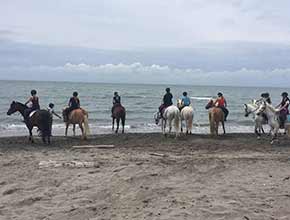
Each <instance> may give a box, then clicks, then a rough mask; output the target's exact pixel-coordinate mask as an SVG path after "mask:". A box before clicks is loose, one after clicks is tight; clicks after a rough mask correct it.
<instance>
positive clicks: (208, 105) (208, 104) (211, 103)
mask: <svg viewBox="0 0 290 220" xmlns="http://www.w3.org/2000/svg"><path fill="white" fill-rule="evenodd" d="M213 103H214V101H213V99H210V100H209V102H208V103H207V105H206V106H205V109H210V108H212V107H213Z"/></svg>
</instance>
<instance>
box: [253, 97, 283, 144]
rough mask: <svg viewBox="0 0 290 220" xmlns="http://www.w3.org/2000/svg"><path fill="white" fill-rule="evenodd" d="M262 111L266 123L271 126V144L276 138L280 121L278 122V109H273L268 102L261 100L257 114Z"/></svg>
mask: <svg viewBox="0 0 290 220" xmlns="http://www.w3.org/2000/svg"><path fill="white" fill-rule="evenodd" d="M262 113H265V114H266V116H267V118H268V124H269V126H270V128H271V131H270V132H271V135H272V139H271V144H273V143H274V140H275V139H277V136H278V132H279V128H280V123H279V115H278V113H279V110H278V109H275V108H274V107H273V106H272V105H270V104H268V103H267V102H265V101H262V102H261V104H260V106H259V108H258V110H257V114H258V115H260V114H262Z"/></svg>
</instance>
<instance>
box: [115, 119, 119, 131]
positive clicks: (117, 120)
mask: <svg viewBox="0 0 290 220" xmlns="http://www.w3.org/2000/svg"><path fill="white" fill-rule="evenodd" d="M116 122H117V128H116V131H115V133H116V134H117V133H118V131H119V125H120V118H116Z"/></svg>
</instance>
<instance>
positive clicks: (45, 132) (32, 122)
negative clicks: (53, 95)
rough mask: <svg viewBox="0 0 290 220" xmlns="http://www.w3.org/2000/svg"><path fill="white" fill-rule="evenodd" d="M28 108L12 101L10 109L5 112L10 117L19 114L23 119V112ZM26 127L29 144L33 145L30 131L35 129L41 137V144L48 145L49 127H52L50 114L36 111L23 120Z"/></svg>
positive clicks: (45, 111) (44, 111)
mask: <svg viewBox="0 0 290 220" xmlns="http://www.w3.org/2000/svg"><path fill="white" fill-rule="evenodd" d="M27 109H28V107H27V106H26V105H24V104H22V103H20V102H15V101H13V102H12V103H11V105H10V108H9V110H8V112H7V115H12V114H13V113H15V112H20V114H21V115H22V116H23V118H25V112H26V110H27ZM25 124H26V127H27V128H28V130H29V140H30V141H31V143H34V140H33V137H32V129H33V127H37V128H38V130H39V132H40V134H41V136H42V141H43V143H46V139H45V138H47V142H48V143H49V144H50V136H51V127H52V117H51V114H50V113H49V112H48V111H47V110H38V111H36V112H35V113H34V114H33V115H32V116H31V117H28V118H27V119H26V120H25Z"/></svg>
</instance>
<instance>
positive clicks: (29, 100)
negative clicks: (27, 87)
mask: <svg viewBox="0 0 290 220" xmlns="http://www.w3.org/2000/svg"><path fill="white" fill-rule="evenodd" d="M31 100H32V97H30V98H29V99H28V100H27V101H26V102H25V103H24V105H27V104H28V103H29V102H31Z"/></svg>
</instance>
